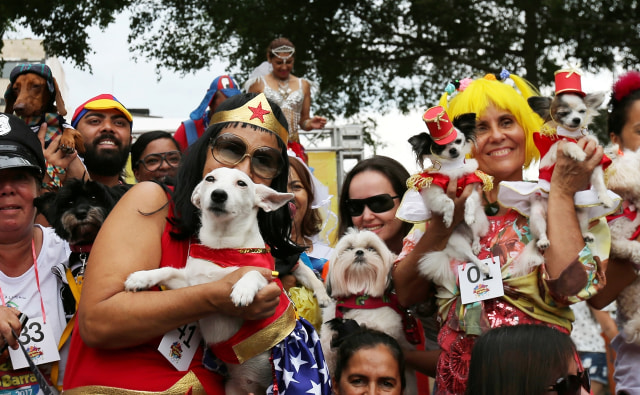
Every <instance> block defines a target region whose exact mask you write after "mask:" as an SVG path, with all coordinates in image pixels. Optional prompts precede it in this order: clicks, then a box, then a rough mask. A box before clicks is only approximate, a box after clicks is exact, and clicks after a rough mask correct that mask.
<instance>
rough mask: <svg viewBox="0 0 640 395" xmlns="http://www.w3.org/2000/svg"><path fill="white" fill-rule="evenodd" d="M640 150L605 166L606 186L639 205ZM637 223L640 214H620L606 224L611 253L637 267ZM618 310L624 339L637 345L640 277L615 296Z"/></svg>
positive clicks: (639, 223)
mask: <svg viewBox="0 0 640 395" xmlns="http://www.w3.org/2000/svg"><path fill="white" fill-rule="evenodd" d="M638 169H640V152H632V151H625V153H624V155H622V156H620V157H617V158H615V159H614V160H613V164H611V166H610V167H609V168H608V169H607V186H608V187H609V189H611V190H612V191H614V192H616V193H617V194H619V195H620V196H621V197H622V198H623V199H624V200H625V202H627V203H629V204H631V205H633V206H634V207H635V208H636V209H637V208H639V207H640V172H639V171H638ZM639 226H640V214H638V215H637V216H636V218H635V219H634V220H631V219H629V218H627V217H620V218H618V219H616V220H614V221H612V222H611V223H610V224H609V228H610V229H611V256H612V257H615V258H619V259H625V260H629V261H631V262H632V263H633V265H634V266H635V268H636V270H640V242H638V241H636V240H629V238H630V237H631V236H632V235H633V233H634V232H635V231H636V229H637V228H638V227H639ZM617 302H618V309H619V312H620V314H621V315H622V316H623V317H626V318H627V321H626V322H625V323H624V325H623V331H624V333H625V336H626V339H627V341H628V342H630V343H632V342H633V343H636V344H638V345H640V279H636V281H634V282H633V283H632V284H631V285H629V286H627V287H626V288H625V289H624V290H622V292H621V293H620V295H618V300H617Z"/></svg>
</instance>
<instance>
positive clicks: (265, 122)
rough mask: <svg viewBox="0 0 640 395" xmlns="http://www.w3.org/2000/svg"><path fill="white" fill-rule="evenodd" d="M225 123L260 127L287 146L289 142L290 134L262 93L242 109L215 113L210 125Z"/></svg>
mask: <svg viewBox="0 0 640 395" xmlns="http://www.w3.org/2000/svg"><path fill="white" fill-rule="evenodd" d="M225 122H244V123H248V124H251V125H255V126H259V127H261V128H263V129H266V130H268V131H270V132H273V133H275V134H276V135H278V136H279V137H280V139H282V141H283V142H284V143H285V144H287V142H288V141H289V132H288V131H287V129H285V127H284V126H282V124H281V123H280V122H279V121H278V118H276V116H275V115H273V110H272V109H271V106H270V105H269V102H268V101H267V97H266V96H265V95H264V93H260V94H259V95H258V96H256V97H254V98H253V99H251V100H249V101H248V102H247V103H246V104H245V105H243V106H242V107H238V108H234V109H233V110H229V111H218V112H215V113H214V114H213V117H212V118H211V122H210V124H211V125H213V124H216V123H225Z"/></svg>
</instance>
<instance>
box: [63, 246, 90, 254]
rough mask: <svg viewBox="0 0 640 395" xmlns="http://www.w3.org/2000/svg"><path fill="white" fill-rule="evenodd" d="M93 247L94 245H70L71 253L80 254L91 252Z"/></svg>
mask: <svg viewBox="0 0 640 395" xmlns="http://www.w3.org/2000/svg"><path fill="white" fill-rule="evenodd" d="M91 247H93V244H69V248H70V249H71V252H76V253H78V254H82V253H83V252H84V253H89V252H91Z"/></svg>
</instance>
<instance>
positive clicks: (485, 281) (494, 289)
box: [458, 257, 504, 304]
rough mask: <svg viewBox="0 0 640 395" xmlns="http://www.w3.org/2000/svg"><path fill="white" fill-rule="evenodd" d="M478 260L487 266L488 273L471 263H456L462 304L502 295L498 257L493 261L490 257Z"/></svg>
mask: <svg viewBox="0 0 640 395" xmlns="http://www.w3.org/2000/svg"><path fill="white" fill-rule="evenodd" d="M480 262H481V263H482V264H483V265H487V266H488V267H489V273H488V274H484V273H483V272H482V271H481V270H480V268H478V267H477V266H476V265H475V264H473V263H466V264H464V265H458V281H459V282H460V295H461V297H462V304H467V303H473V302H479V301H481V300H486V299H493V298H497V297H500V296H503V295H504V287H503V285H502V273H501V271H500V258H499V257H494V258H493V261H492V260H491V258H486V259H482V260H481V261H480Z"/></svg>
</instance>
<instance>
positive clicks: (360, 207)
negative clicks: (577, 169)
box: [345, 193, 400, 217]
mask: <svg viewBox="0 0 640 395" xmlns="http://www.w3.org/2000/svg"><path fill="white" fill-rule="evenodd" d="M399 197H400V196H391V195H389V194H388V193H384V194H382V195H375V196H370V197H368V198H366V199H347V201H346V202H345V205H346V207H347V212H348V213H349V215H350V216H352V217H359V216H361V215H362V213H363V212H364V206H367V207H369V210H371V211H373V212H374V213H384V212H386V211H389V210H391V209H392V208H393V206H394V203H393V199H398V198H399Z"/></svg>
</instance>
